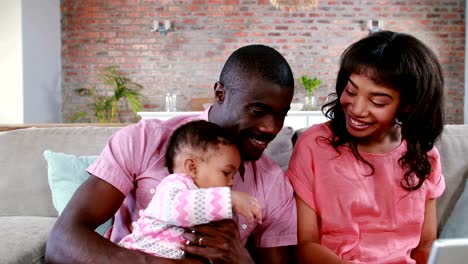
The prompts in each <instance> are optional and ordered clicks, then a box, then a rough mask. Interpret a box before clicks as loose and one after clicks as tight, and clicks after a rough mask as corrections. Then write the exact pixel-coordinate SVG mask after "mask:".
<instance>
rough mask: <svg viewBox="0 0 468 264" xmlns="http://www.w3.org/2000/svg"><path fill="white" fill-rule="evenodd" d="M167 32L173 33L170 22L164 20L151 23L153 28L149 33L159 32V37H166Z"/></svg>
mask: <svg viewBox="0 0 468 264" xmlns="http://www.w3.org/2000/svg"><path fill="white" fill-rule="evenodd" d="M169 31H174V29H172V25H171V21H170V20H164V21H161V22H159V21H156V20H155V21H153V28H152V29H151V32H159V34H161V36H166V35H167V32H169Z"/></svg>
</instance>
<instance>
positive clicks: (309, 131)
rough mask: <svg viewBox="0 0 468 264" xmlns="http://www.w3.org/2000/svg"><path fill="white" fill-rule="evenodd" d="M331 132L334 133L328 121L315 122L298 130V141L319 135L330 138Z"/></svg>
mask: <svg viewBox="0 0 468 264" xmlns="http://www.w3.org/2000/svg"><path fill="white" fill-rule="evenodd" d="M331 134H332V133H331V130H330V127H329V126H328V122H326V123H320V124H315V125H312V126H310V127H308V128H304V129H302V130H298V131H297V132H296V135H297V140H298V141H302V140H307V141H309V140H310V139H315V138H318V137H323V138H329V137H330V136H331Z"/></svg>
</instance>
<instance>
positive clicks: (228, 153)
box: [165, 120, 241, 188]
mask: <svg viewBox="0 0 468 264" xmlns="http://www.w3.org/2000/svg"><path fill="white" fill-rule="evenodd" d="M165 159H166V166H167V168H168V170H169V173H184V174H187V175H189V176H190V177H192V179H193V181H194V182H195V184H196V185H197V186H198V187H199V188H210V187H222V186H231V185H232V182H233V176H234V174H236V172H237V170H238V169H239V166H240V163H241V158H240V154H239V150H238V149H237V147H236V145H235V144H234V143H233V141H232V140H231V139H230V137H229V135H228V134H227V133H226V132H225V130H224V129H223V128H221V127H220V126H218V125H216V124H214V123H210V122H208V121H205V120H196V121H192V122H189V123H186V124H184V125H182V126H180V127H179V128H177V129H176V130H175V131H174V133H173V134H172V136H171V138H170V139H169V143H168V145H167V150H166V157H165Z"/></svg>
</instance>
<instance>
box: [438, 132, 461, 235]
mask: <svg viewBox="0 0 468 264" xmlns="http://www.w3.org/2000/svg"><path fill="white" fill-rule="evenodd" d="M436 146H437V149H438V150H439V153H440V159H441V162H442V174H443V175H444V177H445V185H446V189H445V192H444V194H443V195H442V196H441V197H440V198H439V199H437V224H438V227H439V228H438V231H439V233H440V232H441V230H442V226H444V225H445V222H446V221H447V218H448V217H449V215H450V214H451V213H452V210H453V208H454V206H455V204H456V203H457V200H458V199H459V198H460V195H461V194H462V192H463V189H464V187H465V182H466V179H467V176H468V159H467V158H466V157H468V125H445V126H444V131H443V132H442V136H441V138H440V140H439V141H438V142H437V143H436Z"/></svg>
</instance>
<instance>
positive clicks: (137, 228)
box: [118, 173, 232, 259]
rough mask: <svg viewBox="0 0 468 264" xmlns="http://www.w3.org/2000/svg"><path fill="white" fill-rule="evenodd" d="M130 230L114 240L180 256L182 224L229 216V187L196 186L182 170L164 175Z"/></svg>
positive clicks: (202, 222)
mask: <svg viewBox="0 0 468 264" xmlns="http://www.w3.org/2000/svg"><path fill="white" fill-rule="evenodd" d="M139 213H140V218H139V219H138V220H137V221H136V222H134V223H133V224H132V226H133V231H132V233H131V234H129V235H127V236H125V237H124V238H123V239H122V240H121V241H120V242H119V243H118V244H119V245H120V246H123V247H126V248H129V249H137V250H141V251H144V252H146V253H149V254H153V255H156V256H160V257H165V258H173V259H178V258H182V257H183V256H184V251H183V250H182V249H181V245H182V244H184V243H185V242H186V240H185V239H184V238H183V237H182V234H183V233H184V229H183V227H189V226H194V225H199V224H205V223H209V222H211V221H218V220H222V219H227V218H232V203H231V189H230V188H229V187H216V188H206V189H200V188H198V187H197V186H196V185H195V183H194V182H193V180H192V178H191V177H190V176H188V175H185V174H180V173H176V174H171V175H169V176H167V177H166V178H164V179H163V180H162V181H161V183H160V184H159V185H158V187H157V188H156V192H155V194H154V196H153V198H152V199H151V202H150V203H149V205H148V207H147V208H146V209H144V210H140V212H139Z"/></svg>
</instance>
